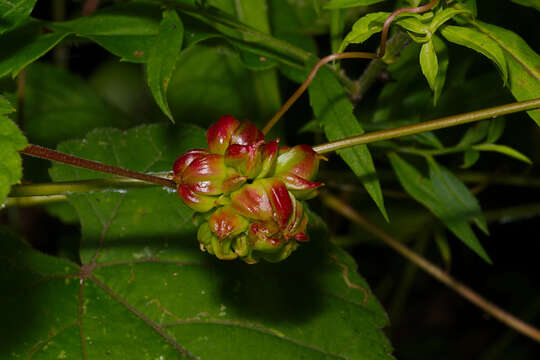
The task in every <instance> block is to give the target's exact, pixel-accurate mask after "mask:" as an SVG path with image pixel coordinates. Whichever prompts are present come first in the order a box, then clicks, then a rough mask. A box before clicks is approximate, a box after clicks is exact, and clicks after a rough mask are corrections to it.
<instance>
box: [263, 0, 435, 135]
mask: <svg viewBox="0 0 540 360" xmlns="http://www.w3.org/2000/svg"><path fill="white" fill-rule="evenodd" d="M435 4H437V0H433V1H431V2H430V3H429V4H427V5H424V6H418V7H414V8H401V9H398V10H396V11H394V12H393V13H392V14H390V16H388V19H386V21H385V23H384V26H383V33H382V36H381V44H380V45H379V54H381V55H379V56H378V55H377V54H374V53H366V52H346V53H341V54H330V55H327V56H325V57H323V58H322V59H320V60H319V61H318V62H317V63H316V64H315V66H313V68H312V69H311V71H310V73H309V75H308V77H307V78H306V80H305V81H304V82H303V83H302V85H300V87H299V88H298V89H297V90H296V91H295V92H294V93H293V94H292V95H291V97H290V98H289V99H288V100H287V101H286V102H285V104H283V106H281V108H280V109H279V110H278V112H277V113H276V114H275V115H274V117H272V119H270V121H268V123H267V124H266V125H265V127H264V128H263V129H262V132H263V134H267V133H268V132H269V131H270V129H272V127H273V126H274V125H275V124H276V123H277V122H278V120H279V119H280V118H281V117H282V116H283V114H285V113H286V112H287V110H289V108H290V107H291V106H292V105H293V104H294V103H295V102H296V100H298V98H299V97H300V96H301V95H302V94H303V93H304V91H306V89H307V87H308V86H309V84H310V83H311V81H312V80H313V78H314V77H315V75H316V74H317V71H319V69H320V68H321V67H322V66H323V65H325V64H327V63H329V62H331V61H335V60H341V59H378V58H380V57H382V56H383V55H384V53H385V49H386V38H387V36H388V29H389V28H390V25H391V23H392V20H393V19H394V18H395V17H396V16H398V15H399V14H402V13H407V12H408V13H411V12H412V13H421V12H424V11H427V10H429V9H431V8H432V7H433V6H435Z"/></svg>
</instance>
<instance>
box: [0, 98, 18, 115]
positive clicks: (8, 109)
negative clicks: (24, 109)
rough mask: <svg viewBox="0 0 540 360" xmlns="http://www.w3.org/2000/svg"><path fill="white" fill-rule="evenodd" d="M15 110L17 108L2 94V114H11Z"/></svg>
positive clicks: (0, 101)
mask: <svg viewBox="0 0 540 360" xmlns="http://www.w3.org/2000/svg"><path fill="white" fill-rule="evenodd" d="M14 111H15V108H14V107H13V106H12V105H11V104H10V102H9V101H8V100H7V99H6V98H5V97H3V96H2V95H0V115H5V114H9V113H12V112H14Z"/></svg>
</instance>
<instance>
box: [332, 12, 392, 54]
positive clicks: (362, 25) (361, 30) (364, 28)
mask: <svg viewBox="0 0 540 360" xmlns="http://www.w3.org/2000/svg"><path fill="white" fill-rule="evenodd" d="M388 15H390V13H388V12H373V13H369V14H367V15H365V16H362V17H361V18H360V19H358V20H357V21H356V22H355V23H354V25H353V27H352V30H351V31H350V32H349V33H348V34H347V36H345V39H343V42H342V43H341V46H340V47H339V52H342V51H343V50H345V48H346V47H347V46H349V44H361V43H363V42H364V41H366V40H367V39H369V38H370V37H371V35H373V34H375V33H378V32H380V31H381V30H382V27H383V25H384V21H385V20H386V18H387V17H388Z"/></svg>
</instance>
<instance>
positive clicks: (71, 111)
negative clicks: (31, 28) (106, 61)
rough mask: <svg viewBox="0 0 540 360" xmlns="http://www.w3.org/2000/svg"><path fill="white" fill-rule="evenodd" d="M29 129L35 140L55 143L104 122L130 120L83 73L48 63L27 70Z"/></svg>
mask: <svg viewBox="0 0 540 360" xmlns="http://www.w3.org/2000/svg"><path fill="white" fill-rule="evenodd" d="M24 117H25V131H26V134H27V136H28V137H29V139H30V141H31V142H34V143H38V144H41V145H48V146H50V145H55V144H56V143H58V142H59V141H61V140H66V139H69V138H73V137H83V136H84V135H85V134H86V133H87V132H88V131H90V130H92V129H94V128H96V127H103V126H119V127H126V126H127V125H128V124H129V120H128V119H127V118H126V116H125V115H124V114H122V113H121V112H120V111H119V110H118V109H116V108H115V107H113V106H111V105H110V104H108V103H107V102H105V101H104V100H103V99H102V98H100V97H99V96H98V95H97V94H96V92H95V90H93V89H92V88H90V87H89V86H88V84H87V83H86V82H85V81H84V79H82V78H81V77H80V76H77V75H75V74H71V73H69V72H68V71H67V70H65V69H62V68H59V67H55V66H52V65H48V64H40V63H36V64H32V65H31V66H29V67H28V69H27V72H26V94H25V104H24Z"/></svg>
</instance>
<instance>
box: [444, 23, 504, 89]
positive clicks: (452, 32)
mask: <svg viewBox="0 0 540 360" xmlns="http://www.w3.org/2000/svg"><path fill="white" fill-rule="evenodd" d="M441 34H442V35H443V36H444V37H445V38H446V40H448V41H450V42H453V43H455V44H458V45H462V46H466V47H468V48H470V49H472V50H474V51H476V52H479V53H481V54H482V55H484V56H486V57H487V58H488V59H490V60H491V61H493V62H494V63H495V65H497V68H498V69H499V72H500V74H501V77H502V78H503V81H504V83H505V84H506V83H507V81H508V68H507V64H506V59H505V56H504V53H503V51H502V50H501V48H500V47H499V45H498V44H497V43H496V42H495V41H494V40H492V39H491V38H490V37H489V36H487V35H485V34H483V33H482V32H480V31H478V30H476V29H474V28H471V27H463V26H453V25H446V26H445V27H443V28H442V29H441Z"/></svg>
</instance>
